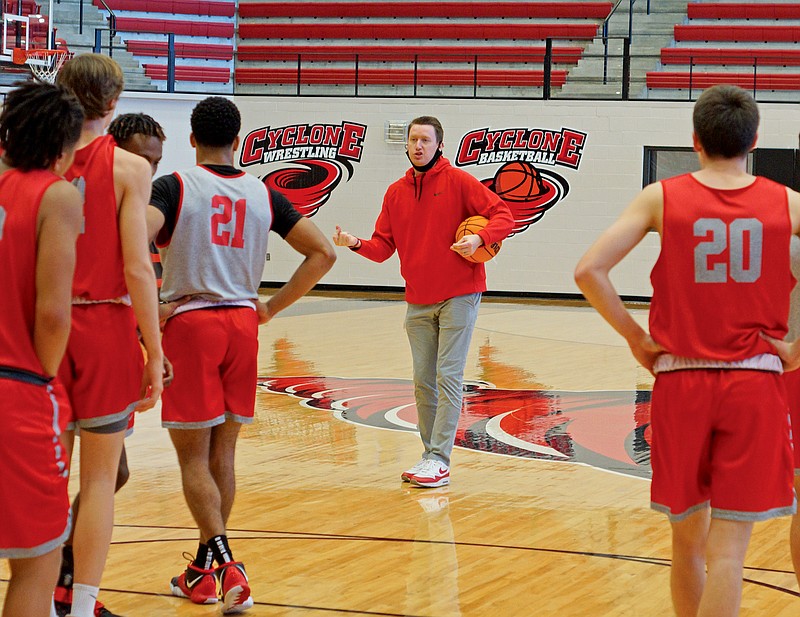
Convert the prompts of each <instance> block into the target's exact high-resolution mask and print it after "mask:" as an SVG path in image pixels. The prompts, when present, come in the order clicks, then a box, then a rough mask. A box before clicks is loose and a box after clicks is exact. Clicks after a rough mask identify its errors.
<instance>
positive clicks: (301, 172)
mask: <svg viewBox="0 0 800 617" xmlns="http://www.w3.org/2000/svg"><path fill="white" fill-rule="evenodd" d="M292 165H293V166H292V167H283V168H281V169H277V170H275V171H273V172H270V173H268V174H267V175H266V176H264V177H263V178H261V181H262V182H263V183H264V184H265V185H266V186H267V188H271V189H274V190H276V191H278V192H279V193H283V195H285V196H286V198H287V199H288V200H289V201H290V202H291V203H292V205H293V206H294V207H295V209H296V210H297V211H298V212H299V213H300V214H302V215H303V216H305V217H309V218H310V217H312V216H314V215H315V214H316V213H317V212H318V211H319V209H320V208H321V207H322V206H323V205H325V203H326V202H327V201H328V199H329V198H330V196H331V193H332V192H333V190H334V189H335V188H336V187H337V186H338V185H339V182H340V181H341V180H342V177H343V176H344V172H343V171H342V169H343V168H345V169H346V170H347V172H348V176H347V179H348V180H349V179H350V177H351V176H352V173H353V169H352V167H351V166H350V165H349V164H348V163H347V162H346V161H338V160H337V161H329V160H323V159H301V160H299V161H294V162H293V163H292Z"/></svg>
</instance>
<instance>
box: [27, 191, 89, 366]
mask: <svg viewBox="0 0 800 617" xmlns="http://www.w3.org/2000/svg"><path fill="white" fill-rule="evenodd" d="M82 210H83V202H82V198H81V194H80V192H79V191H78V189H76V188H75V187H74V186H72V185H71V184H69V183H68V182H63V181H62V182H56V183H55V184H52V185H51V186H50V187H48V189H47V190H46V191H45V192H44V195H43V196H42V202H41V204H40V206H39V221H38V230H37V251H36V316H35V321H34V326H33V345H34V349H35V350H36V355H37V356H38V357H39V360H40V361H41V363H42V367H43V368H44V371H45V373H47V375H55V374H56V372H57V371H58V365H59V364H60V363H61V359H62V357H63V356H64V351H65V350H66V348H67V339H68V338H69V328H70V310H71V302H72V278H73V275H74V273H75V243H76V242H77V240H78V234H79V233H80V229H81V217H82Z"/></svg>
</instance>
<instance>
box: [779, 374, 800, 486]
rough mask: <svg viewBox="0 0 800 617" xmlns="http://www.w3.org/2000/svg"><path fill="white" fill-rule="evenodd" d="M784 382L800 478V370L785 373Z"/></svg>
mask: <svg viewBox="0 0 800 617" xmlns="http://www.w3.org/2000/svg"><path fill="white" fill-rule="evenodd" d="M783 382H784V384H786V400H787V401H788V402H789V415H790V417H791V419H792V441H793V445H794V447H793V450H794V474H795V475H796V476H800V369H798V370H796V371H790V372H789V373H784V374H783Z"/></svg>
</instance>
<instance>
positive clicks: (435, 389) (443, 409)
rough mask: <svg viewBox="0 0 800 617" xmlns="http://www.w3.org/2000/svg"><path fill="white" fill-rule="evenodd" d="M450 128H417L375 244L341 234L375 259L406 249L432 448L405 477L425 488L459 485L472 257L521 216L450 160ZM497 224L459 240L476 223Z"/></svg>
mask: <svg viewBox="0 0 800 617" xmlns="http://www.w3.org/2000/svg"><path fill="white" fill-rule="evenodd" d="M443 138H444V131H443V129H442V125H441V123H440V122H439V120H437V119H436V118H434V117H433V116H422V117H419V118H416V119H414V120H412V121H411V124H410V125H409V128H408V141H407V143H406V154H407V156H408V158H409V160H410V161H411V169H409V170H408V171H407V172H406V173H405V175H404V176H403V177H402V178H400V179H399V180H398V181H397V182H395V183H393V184H392V185H391V186H390V187H389V189H388V190H387V191H386V195H385V196H384V198H383V207H382V208H381V213H380V215H379V216H378V220H377V221H376V222H375V231H374V232H373V234H372V237H371V238H370V239H369V240H362V239H360V238H357V237H356V236H353V235H352V234H349V233H347V232H345V231H342V229H341V228H340V227H337V228H336V234H335V235H334V236H333V241H334V243H335V244H336V245H337V246H347V247H350V249H351V250H353V251H355V252H357V253H359V254H361V255H363V256H364V257H366V258H367V259H371V260H372V261H377V262H382V261H386V260H387V259H388V258H389V257H391V256H392V254H393V253H394V252H395V250H396V251H397V254H398V256H399V258H400V273H401V274H402V276H403V279H404V280H405V282H406V301H407V302H408V311H407V313H406V323H405V325H406V332H407V333H408V340H409V342H410V343H411V355H412V358H413V363H414V397H415V399H416V404H417V416H418V418H419V432H420V436H421V437H422V443H423V445H424V447H425V451H424V453H423V455H422V460H420V461H419V462H418V463H417V464H416V465H414V466H413V467H411V468H410V469H408V470H406V471H404V472H403V473H402V474H401V478H402V479H403V481H405V482H412V483H413V484H416V485H418V486H423V487H436V486H444V485H446V484H449V483H450V453H451V452H452V450H453V444H454V442H455V436H456V429H457V427H458V418H459V414H460V413H461V398H462V378H463V376H464V366H465V364H466V361H467V351H468V349H469V343H470V339H471V338H472V330H473V328H474V327H475V320H476V318H477V316H478V306H479V305H480V300H481V293H482V292H484V291H486V271H485V269H484V266H483V264H482V263H474V262H472V261H469V260H467V259H464V257H467V256H469V255H472V254H473V253H474V252H475V251H476V250H477V249H478V248H479V247H480V246H481V245H483V244H486V245H489V244H492V243H493V242H499V241H502V240H503V239H505V237H506V236H508V234H509V233H510V232H511V229H512V228H513V225H514V219H513V216H512V215H511V211H510V210H509V208H508V206H507V205H506V204H505V202H504V201H503V200H502V199H500V197H498V196H497V195H496V194H494V193H493V192H491V191H490V190H489V189H488V188H486V187H485V186H483V185H482V184H481V183H480V182H479V181H478V180H477V179H476V178H474V177H473V176H471V175H470V174H468V173H466V172H465V171H462V170H460V169H456V168H455V167H453V166H452V165H450V161H448V160H447V159H445V158H443V157H442V148H443V146H444V142H443ZM476 215H480V216H484V217H486V218H487V219H489V224H488V225H487V226H486V227H485V228H484V229H482V230H480V231H479V232H478V233H477V234H474V235H473V234H470V235H466V236H464V237H463V238H462V239H461V240H459V241H458V242H456V243H455V244H454V243H453V238H454V236H455V230H456V228H457V227H458V225H459V224H460V223H461V222H462V221H463V220H464V219H466V218H467V217H470V216H476Z"/></svg>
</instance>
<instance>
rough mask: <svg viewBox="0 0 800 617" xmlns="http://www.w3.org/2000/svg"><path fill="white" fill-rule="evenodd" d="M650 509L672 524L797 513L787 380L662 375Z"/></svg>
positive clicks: (654, 414) (760, 375)
mask: <svg viewBox="0 0 800 617" xmlns="http://www.w3.org/2000/svg"><path fill="white" fill-rule="evenodd" d="M651 421H652V427H653V431H652V440H653V442H652V449H651V462H652V467H653V482H652V484H651V502H652V503H651V505H652V507H653V508H654V509H656V510H660V511H662V512H665V513H666V514H667V515H668V516H669V517H670V520H672V521H677V520H681V519H682V518H684V517H685V516H687V515H688V514H691V513H692V512H694V511H696V510H698V509H700V508H704V507H708V506H709V504H710V507H711V515H712V516H714V517H716V518H724V519H731V520H744V521H759V520H766V519H769V518H774V517H776V516H783V515H787V514H792V513H793V512H794V508H795V504H794V491H793V489H792V484H793V471H792V468H793V464H792V445H791V437H790V426H789V410H788V406H787V403H786V392H785V388H784V382H783V377H782V376H781V375H780V374H778V373H770V372H766V371H753V370H685V371H674V372H667V373H660V374H659V375H658V376H657V377H656V382H655V386H654V388H653V398H652V409H651Z"/></svg>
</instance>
